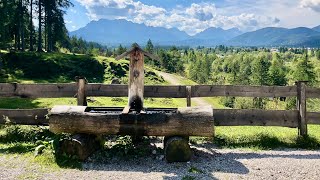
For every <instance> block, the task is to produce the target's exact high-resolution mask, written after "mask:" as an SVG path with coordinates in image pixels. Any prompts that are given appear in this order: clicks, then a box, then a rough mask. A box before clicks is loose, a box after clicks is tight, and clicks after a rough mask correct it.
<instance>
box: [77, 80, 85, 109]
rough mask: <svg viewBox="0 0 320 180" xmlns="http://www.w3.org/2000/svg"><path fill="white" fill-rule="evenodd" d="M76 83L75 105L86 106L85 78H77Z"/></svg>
mask: <svg viewBox="0 0 320 180" xmlns="http://www.w3.org/2000/svg"><path fill="white" fill-rule="evenodd" d="M77 81H78V83H77V84H78V93H77V105H78V106H87V97H86V78H84V77H77Z"/></svg>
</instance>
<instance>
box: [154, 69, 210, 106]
mask: <svg viewBox="0 0 320 180" xmlns="http://www.w3.org/2000/svg"><path fill="white" fill-rule="evenodd" d="M157 73H158V74H159V75H160V76H162V77H163V79H164V80H166V81H168V82H169V83H170V84H172V85H183V84H181V82H180V80H179V79H178V78H177V77H176V76H175V75H172V74H169V73H165V72H161V71H157ZM191 104H193V105H196V106H211V104H209V103H207V101H205V100H204V99H202V98H192V99H191Z"/></svg>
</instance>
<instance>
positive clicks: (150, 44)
mask: <svg viewBox="0 0 320 180" xmlns="http://www.w3.org/2000/svg"><path fill="white" fill-rule="evenodd" d="M145 50H146V51H147V52H149V53H151V54H152V53H153V50H154V47H153V44H152V41H151V40H150V39H149V40H148V42H147V45H146V48H145Z"/></svg>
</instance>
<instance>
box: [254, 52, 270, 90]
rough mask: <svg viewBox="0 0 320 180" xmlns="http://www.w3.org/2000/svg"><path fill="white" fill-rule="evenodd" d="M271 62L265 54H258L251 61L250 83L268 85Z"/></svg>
mask: <svg viewBox="0 0 320 180" xmlns="http://www.w3.org/2000/svg"><path fill="white" fill-rule="evenodd" d="M270 65H271V63H270V60H269V59H268V57H267V56H265V55H262V56H258V58H256V59H255V60H254V61H253V62H252V83H253V84H254V85H269V84H270V77H269V67H270Z"/></svg>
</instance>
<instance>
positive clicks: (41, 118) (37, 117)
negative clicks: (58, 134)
mask: <svg viewBox="0 0 320 180" xmlns="http://www.w3.org/2000/svg"><path fill="white" fill-rule="evenodd" d="M47 114H48V109H0V124H20V125H48V122H49V120H48V117H47Z"/></svg>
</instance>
